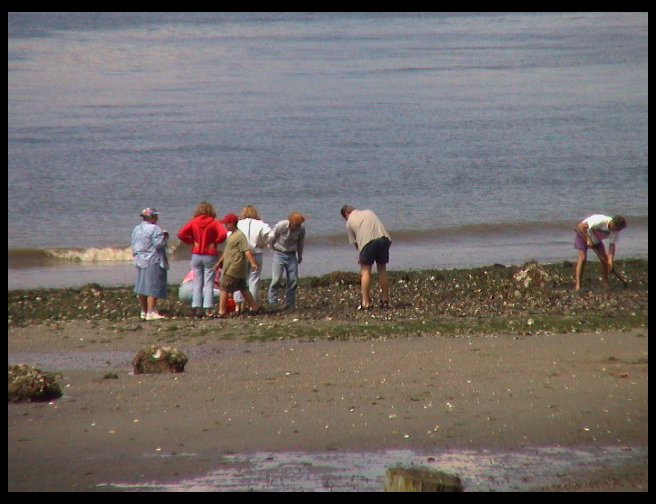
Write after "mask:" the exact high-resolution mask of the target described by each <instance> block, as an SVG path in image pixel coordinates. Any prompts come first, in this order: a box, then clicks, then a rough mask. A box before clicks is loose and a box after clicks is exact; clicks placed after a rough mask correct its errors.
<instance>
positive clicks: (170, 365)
mask: <svg viewBox="0 0 656 504" xmlns="http://www.w3.org/2000/svg"><path fill="white" fill-rule="evenodd" d="M188 360H189V359H188V358H187V356H186V355H185V354H184V353H183V352H181V351H180V350H178V349H177V348H173V347H162V346H157V345H151V346H149V347H146V348H143V349H141V350H140V351H139V352H137V355H135V357H134V359H133V360H132V367H133V369H134V374H153V373H182V372H183V371H184V367H185V365H186V364H187V361H188Z"/></svg>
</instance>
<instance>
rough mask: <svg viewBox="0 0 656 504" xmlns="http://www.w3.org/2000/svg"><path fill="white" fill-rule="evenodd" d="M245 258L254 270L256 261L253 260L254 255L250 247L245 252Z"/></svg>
mask: <svg viewBox="0 0 656 504" xmlns="http://www.w3.org/2000/svg"><path fill="white" fill-rule="evenodd" d="M244 253H245V254H246V259H248V262H250V263H251V268H252V269H253V270H254V271H256V270H257V269H258V266H257V263H256V262H255V256H254V255H253V252H251V249H248V250H247V251H246V252H244Z"/></svg>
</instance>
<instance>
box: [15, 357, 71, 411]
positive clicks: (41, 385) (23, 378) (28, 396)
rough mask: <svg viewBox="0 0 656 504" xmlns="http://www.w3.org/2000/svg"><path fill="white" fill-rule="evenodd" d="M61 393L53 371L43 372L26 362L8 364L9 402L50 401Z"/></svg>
mask: <svg viewBox="0 0 656 504" xmlns="http://www.w3.org/2000/svg"><path fill="white" fill-rule="evenodd" d="M61 395H62V392H61V388H60V387H59V384H58V383H57V381H56V378H55V375H54V373H48V372H44V371H41V370H40V369H38V368H35V367H34V366H28V365H27V364H10V365H9V374H8V401H9V402H22V401H25V402H32V401H50V400H51V399H56V398H58V397H61Z"/></svg>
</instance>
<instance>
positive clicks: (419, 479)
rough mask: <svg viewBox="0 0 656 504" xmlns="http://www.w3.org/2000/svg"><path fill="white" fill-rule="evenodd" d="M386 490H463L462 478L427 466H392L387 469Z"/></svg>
mask: <svg viewBox="0 0 656 504" xmlns="http://www.w3.org/2000/svg"><path fill="white" fill-rule="evenodd" d="M385 491H386V492H462V491H463V486H462V482H461V481H460V478H458V477H457V476H452V475H450V474H447V473H445V472H442V471H437V470H435V469H431V468H427V467H403V466H392V467H388V468H387V471H385Z"/></svg>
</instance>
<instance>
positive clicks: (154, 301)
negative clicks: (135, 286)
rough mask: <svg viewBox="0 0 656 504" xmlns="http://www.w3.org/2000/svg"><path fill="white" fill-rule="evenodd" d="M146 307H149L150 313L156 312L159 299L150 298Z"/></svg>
mask: <svg viewBox="0 0 656 504" xmlns="http://www.w3.org/2000/svg"><path fill="white" fill-rule="evenodd" d="M146 305H147V307H148V310H147V311H149V312H154V311H155V308H156V307H157V298H156V297H153V296H148V298H147V299H146Z"/></svg>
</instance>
